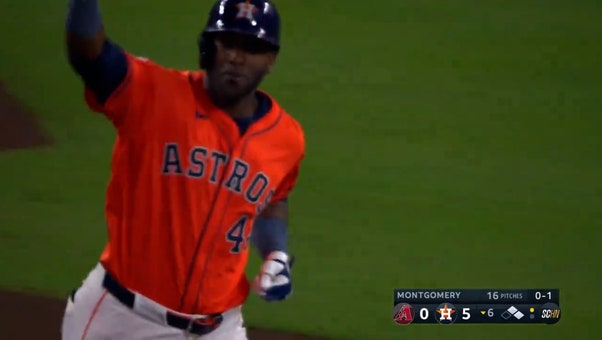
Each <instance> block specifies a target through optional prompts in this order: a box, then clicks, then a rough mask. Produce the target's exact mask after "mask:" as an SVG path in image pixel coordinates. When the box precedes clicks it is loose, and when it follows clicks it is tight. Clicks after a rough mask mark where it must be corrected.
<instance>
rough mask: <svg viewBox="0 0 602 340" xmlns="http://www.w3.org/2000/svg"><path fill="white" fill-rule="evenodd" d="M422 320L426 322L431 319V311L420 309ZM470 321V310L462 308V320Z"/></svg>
mask: <svg viewBox="0 0 602 340" xmlns="http://www.w3.org/2000/svg"><path fill="white" fill-rule="evenodd" d="M420 318H421V319H422V320H426V319H428V318H429V310H428V309H426V308H421V309H420ZM468 319H470V308H462V320H468Z"/></svg>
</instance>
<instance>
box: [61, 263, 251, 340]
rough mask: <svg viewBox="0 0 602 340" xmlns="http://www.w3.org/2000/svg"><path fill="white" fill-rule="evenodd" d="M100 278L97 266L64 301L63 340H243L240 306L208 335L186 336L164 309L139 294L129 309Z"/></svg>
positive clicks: (102, 276) (244, 337)
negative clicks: (170, 323)
mask: <svg viewBox="0 0 602 340" xmlns="http://www.w3.org/2000/svg"><path fill="white" fill-rule="evenodd" d="M104 275H105V269H104V268H103V266H102V265H101V264H100V263H99V264H97V265H96V267H95V268H94V269H93V270H92V271H90V273H89V274H88V276H87V277H86V279H85V280H84V281H83V283H82V286H81V287H80V288H78V290H77V292H76V294H75V299H74V301H73V300H72V299H71V297H70V298H69V299H68V301H67V306H66V308H65V314H64V316H63V324H62V328H61V333H62V339H63V340H101V339H102V340H113V339H115V340H121V339H128V340H138V339H140V340H142V339H149V340H151V339H174V340H184V339H199V340H218V339H219V340H221V339H225V340H246V339H247V335H246V329H245V327H244V324H243V317H242V306H238V307H235V308H232V309H230V310H228V311H226V312H224V313H223V317H224V318H223V321H222V323H221V325H220V326H219V327H218V328H217V329H215V330H214V331H212V332H211V333H209V334H206V335H202V336H199V335H195V334H189V333H187V331H186V330H181V329H178V328H175V327H172V326H170V325H168V324H167V321H166V318H165V315H166V312H167V311H168V309H167V308H165V307H163V306H161V305H159V304H158V303H156V302H154V301H152V300H150V299H148V298H146V297H144V296H142V295H140V294H136V298H135V303H134V308H133V309H131V308H129V307H128V306H126V305H124V304H123V303H121V302H120V301H119V300H117V299H116V298H115V297H114V296H113V295H111V293H109V292H108V291H107V290H106V289H105V288H104V287H103V284H102V283H103V279H104ZM178 314H181V313H178ZM185 316H187V317H188V318H191V317H200V316H195V315H185Z"/></svg>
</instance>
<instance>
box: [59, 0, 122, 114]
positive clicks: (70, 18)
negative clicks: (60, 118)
mask: <svg viewBox="0 0 602 340" xmlns="http://www.w3.org/2000/svg"><path fill="white" fill-rule="evenodd" d="M68 1H69V3H68V4H69V8H68V12H67V19H66V22H65V30H66V43H67V54H68V58H69V63H70V65H71V66H72V67H73V69H74V70H75V71H76V72H77V73H78V74H79V75H80V77H81V78H82V79H83V81H84V82H85V84H86V86H87V87H88V88H89V89H90V90H92V92H94V94H95V95H96V99H97V101H98V103H100V104H101V105H102V104H103V103H104V102H105V101H106V100H107V99H108V98H109V96H110V95H111V94H112V93H113V91H115V90H116V89H117V87H118V86H119V85H120V84H121V82H122V81H123V79H124V78H125V76H126V75H127V68H128V62H127V58H126V55H125V52H124V51H123V50H122V49H121V48H120V47H119V46H118V45H116V44H115V43H113V42H111V41H110V40H109V39H107V37H106V35H105V31H104V27H103V24H102V19H101V13H100V6H99V4H98V0H68Z"/></svg>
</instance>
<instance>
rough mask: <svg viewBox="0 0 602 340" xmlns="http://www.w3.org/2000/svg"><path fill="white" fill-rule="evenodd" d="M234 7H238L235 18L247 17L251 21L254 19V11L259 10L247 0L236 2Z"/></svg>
mask: <svg viewBox="0 0 602 340" xmlns="http://www.w3.org/2000/svg"><path fill="white" fill-rule="evenodd" d="M236 7H237V8H238V14H236V18H237V19H240V18H247V19H249V20H250V21H253V20H255V17H254V15H255V13H257V12H258V11H259V10H258V9H257V7H255V5H253V4H252V3H250V1H249V0H247V1H245V2H241V3H239V4H237V5H236Z"/></svg>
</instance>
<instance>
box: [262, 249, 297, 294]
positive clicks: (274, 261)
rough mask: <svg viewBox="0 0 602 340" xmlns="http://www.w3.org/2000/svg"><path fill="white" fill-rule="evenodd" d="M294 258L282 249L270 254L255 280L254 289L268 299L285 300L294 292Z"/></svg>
mask: <svg viewBox="0 0 602 340" xmlns="http://www.w3.org/2000/svg"><path fill="white" fill-rule="evenodd" d="M292 265H293V258H292V257H289V256H288V255H287V254H286V253H284V252H281V251H274V252H272V253H270V255H268V257H267V258H266V260H265V262H263V265H262V266H261V269H260V271H259V273H258V274H257V276H256V277H255V281H254V282H253V289H254V290H255V292H256V293H257V294H259V296H261V297H262V298H263V299H265V300H267V301H278V300H284V299H286V297H287V296H288V295H289V294H290V293H291V292H292V290H293V285H292V281H291V267H292Z"/></svg>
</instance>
